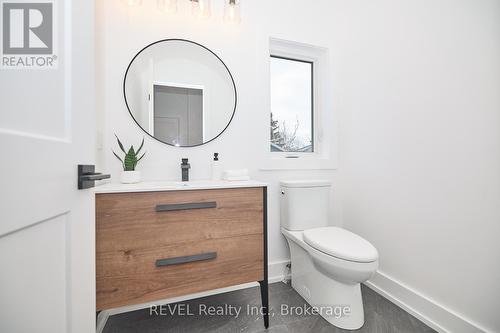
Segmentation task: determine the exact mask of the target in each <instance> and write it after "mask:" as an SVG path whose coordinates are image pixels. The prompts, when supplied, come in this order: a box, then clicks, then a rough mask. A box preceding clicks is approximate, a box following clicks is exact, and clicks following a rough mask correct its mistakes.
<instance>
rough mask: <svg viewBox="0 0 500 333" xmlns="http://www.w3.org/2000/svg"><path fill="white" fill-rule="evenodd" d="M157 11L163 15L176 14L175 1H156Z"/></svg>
mask: <svg viewBox="0 0 500 333" xmlns="http://www.w3.org/2000/svg"><path fill="white" fill-rule="evenodd" d="M156 4H157V6H158V10H160V11H162V12H165V13H175V12H177V0H157V3H156Z"/></svg>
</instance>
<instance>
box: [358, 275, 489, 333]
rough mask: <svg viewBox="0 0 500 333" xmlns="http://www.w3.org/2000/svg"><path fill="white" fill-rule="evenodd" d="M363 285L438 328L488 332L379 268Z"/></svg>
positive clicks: (451, 332) (444, 332)
mask: <svg viewBox="0 0 500 333" xmlns="http://www.w3.org/2000/svg"><path fill="white" fill-rule="evenodd" d="M365 285H366V286H368V287H369V288H370V289H372V290H374V291H375V292H377V293H378V294H380V295H382V296H384V297H385V298H387V299H389V300H390V301H391V302H393V303H394V304H396V305H397V306H399V307H400V308H402V309H403V310H405V311H407V312H408V313H410V314H412V315H413V316H415V317H416V318H418V319H420V320H421V321H422V322H424V323H425V324H427V325H428V326H429V327H431V328H433V329H434V330H436V331H438V332H442V333H476V332H477V333H480V332H481V333H484V332H488V330H486V329H484V328H482V327H481V326H480V325H478V324H476V323H474V322H472V321H471V320H469V319H467V318H465V317H464V316H463V315H460V314H458V313H456V312H454V311H452V310H450V309H448V308H446V307H445V306H443V305H441V304H439V303H437V302H436V301H434V300H432V299H430V298H428V297H426V296H424V295H422V294H421V293H419V292H418V291H416V290H414V289H412V288H410V287H408V286H406V285H405V284H403V283H402V282H400V281H397V280H396V279H394V278H392V277H390V276H388V275H387V274H384V273H383V272H380V271H379V272H377V274H376V275H375V276H374V277H373V278H372V279H370V280H369V281H367V282H365Z"/></svg>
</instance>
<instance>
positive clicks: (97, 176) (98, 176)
mask: <svg viewBox="0 0 500 333" xmlns="http://www.w3.org/2000/svg"><path fill="white" fill-rule="evenodd" d="M108 178H111V175H103V174H102V173H99V172H96V173H92V174H84V175H82V176H80V179H81V180H103V179H108Z"/></svg>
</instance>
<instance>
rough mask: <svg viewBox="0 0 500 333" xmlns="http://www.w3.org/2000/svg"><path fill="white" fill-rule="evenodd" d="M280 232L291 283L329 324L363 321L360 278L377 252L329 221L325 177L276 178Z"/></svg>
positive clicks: (352, 325)
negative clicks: (286, 247)
mask: <svg viewBox="0 0 500 333" xmlns="http://www.w3.org/2000/svg"><path fill="white" fill-rule="evenodd" d="M280 185H281V232H282V233H283V235H285V237H286V239H287V241H288V245H289V246H290V253H291V261H292V287H293V288H294V289H295V290H296V291H297V292H298V293H299V294H300V295H301V296H302V297H303V298H304V299H305V300H306V301H307V302H308V303H309V304H310V305H311V306H313V307H314V309H315V310H316V311H317V312H318V313H319V314H320V315H321V316H322V317H323V318H325V319H326V320H327V321H328V322H330V323H331V324H333V325H335V326H337V327H340V328H343V329H349V330H355V329H358V328H360V327H361V326H363V324H364V310H363V301H362V298H361V286H360V283H361V282H364V281H366V280H368V279H369V278H370V277H371V276H372V275H373V274H374V273H375V271H376V270H377V267H378V252H377V249H375V247H374V246H373V245H372V244H370V243H369V242H368V241H366V240H365V239H363V238H361V237H360V236H358V235H356V234H354V233H352V232H350V231H347V230H345V229H342V228H338V227H334V226H330V225H331V223H329V221H328V210H329V206H330V205H331V202H330V188H331V183H330V182H328V181H282V182H281V183H280Z"/></svg>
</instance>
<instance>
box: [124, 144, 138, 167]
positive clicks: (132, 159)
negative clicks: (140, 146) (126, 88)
mask: <svg viewBox="0 0 500 333" xmlns="http://www.w3.org/2000/svg"><path fill="white" fill-rule="evenodd" d="M123 164H124V165H125V171H134V170H135V166H136V165H137V156H136V154H135V150H134V146H130V149H129V150H128V153H127V155H125V160H124V163H123Z"/></svg>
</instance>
